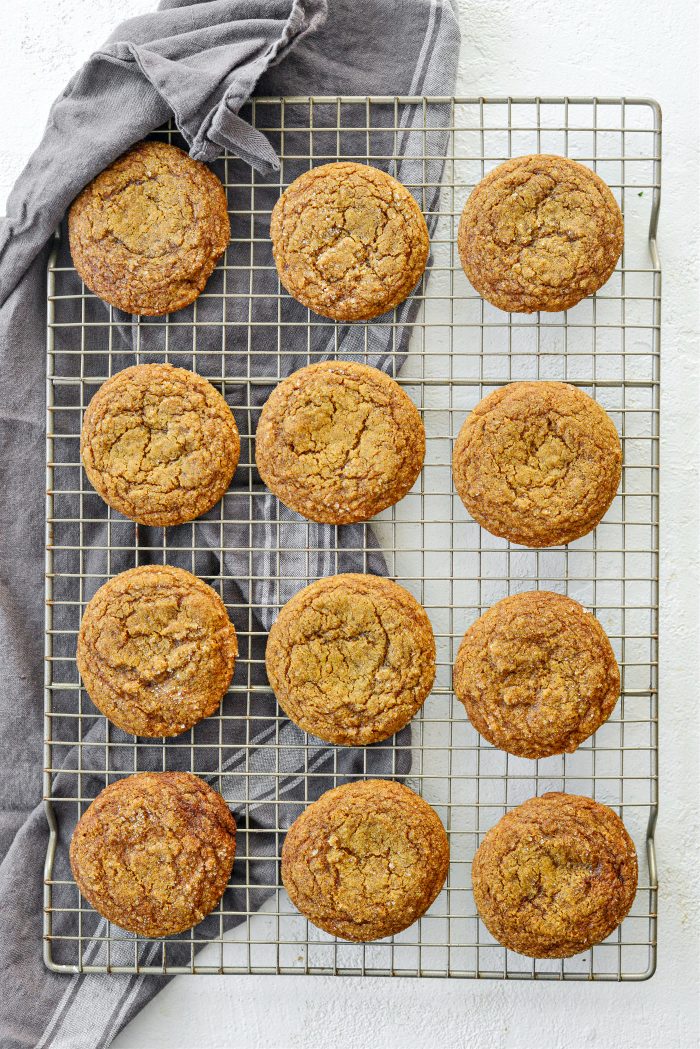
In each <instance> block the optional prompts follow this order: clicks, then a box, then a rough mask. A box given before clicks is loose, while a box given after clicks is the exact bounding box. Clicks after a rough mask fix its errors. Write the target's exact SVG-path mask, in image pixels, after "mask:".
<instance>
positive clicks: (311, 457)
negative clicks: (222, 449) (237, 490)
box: [255, 361, 425, 524]
mask: <svg viewBox="0 0 700 1049" xmlns="http://www.w3.org/2000/svg"><path fill="white" fill-rule="evenodd" d="M424 456H425V430H424V428H423V422H422V420H421V417H420V413H419V412H418V409H417V408H416V406H415V405H414V404H413V402H412V401H411V399H410V398H409V397H408V396H407V395H406V394H405V393H404V391H403V390H402V389H401V387H400V386H399V385H398V383H396V382H394V380H393V379H390V378H389V376H388V375H385V374H384V372H380V371H378V370H377V369H376V368H370V367H368V366H367V365H365V364H356V363H355V362H353V361H324V362H322V363H321V364H312V365H309V367H307V368H301V369H300V370H299V371H296V372H294V373H293V374H292V375H290V376H289V377H288V378H287V379H284V380H283V382H281V383H280V384H279V386H277V387H276V388H275V389H274V390H273V392H272V394H271V395H270V397H269V398H268V400H267V401H266V403H265V405H264V407H263V410H262V412H261V415H260V421H259V423H258V429H257V434H256V439H255V459H256V462H257V466H258V470H259V471H260V476H261V477H262V479H263V481H264V482H265V484H266V485H267V487H268V488H269V489H270V490H271V491H272V492H274V494H275V495H276V496H277V497H278V498H279V499H281V500H282V502H283V503H284V505H285V506H288V507H289V508H290V509H291V510H296V512H297V513H299V514H302V515H303V516H304V517H307V518H309V519H310V520H311V521H320V522H322V523H326V524H350V523H351V522H354V521H367V520H369V518H370V517H373V516H374V515H375V514H378V513H379V512H380V510H385V509H386V507H388V506H392V505H393V504H394V503H396V502H398V501H399V499H403V497H404V496H405V495H406V493H407V492H409V491H410V489H411V488H412V487H413V485H414V483H415V481H416V478H417V477H418V474H419V473H420V471H421V467H422V466H423V458H424Z"/></svg>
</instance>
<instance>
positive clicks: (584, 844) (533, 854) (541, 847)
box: [472, 794, 637, 958]
mask: <svg viewBox="0 0 700 1049" xmlns="http://www.w3.org/2000/svg"><path fill="white" fill-rule="evenodd" d="M472 887H473V890H474V900H475V902H476V906H477V910H478V911H479V914H480V916H481V920H482V921H483V923H484V925H485V926H486V928H487V929H488V930H489V932H490V933H491V935H492V936H494V937H495V938H496V939H497V940H498V942H499V943H501V944H503V946H504V947H508V948H510V950H512V951H517V952H518V953H519V954H525V955H528V957H530V958H569V957H571V955H573V954H578V953H579V952H580V951H585V950H587V949H588V948H589V947H592V946H593V945H594V944H596V943H600V942H601V941H602V940H604V939H606V937H608V936H609V935H610V933H611V932H612V931H613V930H614V929H616V928H617V926H618V925H619V924H620V922H621V921H622V919H623V918H624V917H625V915H626V914H627V912H628V911H629V909H630V907H631V906H632V903H633V901H634V896H635V893H636V891H637V854H636V852H635V848H634V844H633V843H632V839H631V838H630V836H629V834H628V833H627V831H626V830H625V826H624V824H623V822H622V820H621V819H620V817H619V816H617V815H616V814H615V813H614V812H613V810H612V809H609V808H608V807H607V805H601V804H600V803H599V802H597V801H593V800H592V799H591V798H583V797H579V796H578V795H576V794H543V795H542V797H540V798H530V800H529V801H526V802H525V803H524V804H523V805H518V807H517V808H515V809H512V810H511V811H510V812H508V813H506V815H505V816H503V817H502V818H501V819H500V820H499V821H498V823H497V824H496V825H495V827H492V828H491V830H490V831H488V833H487V834H486V835H485V837H484V840H483V841H482V843H481V845H480V846H479V848H478V849H477V852H476V855H475V856H474V862H473V864H472Z"/></svg>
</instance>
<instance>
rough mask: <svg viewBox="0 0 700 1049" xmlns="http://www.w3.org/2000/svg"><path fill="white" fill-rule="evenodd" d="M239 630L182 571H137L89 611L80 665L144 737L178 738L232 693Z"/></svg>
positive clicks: (117, 581) (93, 689)
mask: <svg viewBox="0 0 700 1049" xmlns="http://www.w3.org/2000/svg"><path fill="white" fill-rule="evenodd" d="M237 653H238V645H237V641H236V631H235V628H234V626H233V624H232V623H231V621H230V620H229V618H228V615H227V613H226V608H225V606H224V603H223V601H222V600H221V598H220V597H219V595H218V594H217V593H216V592H215V591H214V590H212V588H211V587H210V586H207V584H206V583H203V582H202V580H201V579H198V578H197V577H196V576H194V575H192V574H191V573H190V572H185V571H183V569H181V568H170V567H169V566H167V565H147V566H144V567H142V568H132V569H130V570H129V571H128V572H122V573H121V574H120V575H118V576H115V577H114V579H110V580H109V581H108V582H107V583H105V584H104V585H103V586H101V587H100V589H99V590H98V591H97V593H96V594H95V596H94V597H93V598H92V600H91V601H90V602H89V604H88V606H87V608H86V609H85V614H84V616H83V619H82V622H81V624H80V632H79V634H78V648H77V662H78V670H79V671H80V676H81V677H82V679H83V684H84V685H85V688H86V689H87V691H88V694H89V696H90V698H91V699H92V701H93V703H94V704H95V706H97V707H98V708H99V709H100V710H101V711H102V713H103V714H104V715H105V716H106V717H108V718H109V720H110V721H112V722H113V723H114V724H115V725H117V726H118V727H119V728H121V729H123V730H124V731H125V732H133V733H134V735H136V736H175V735H177V734H178V733H180V732H184V731H185V730H186V729H188V728H191V727H192V726H193V725H195V724H196V723H197V722H198V721H201V720H202V718H205V717H208V716H209V714H212V713H213V712H214V711H215V710H216V708H217V707H218V705H219V703H220V702H221V699H222V697H223V695H224V693H225V692H226V689H227V688H228V686H229V684H230V682H231V678H232V676H233V670H234V666H235V662H236V655H237Z"/></svg>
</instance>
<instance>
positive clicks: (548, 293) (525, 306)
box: [457, 154, 624, 313]
mask: <svg viewBox="0 0 700 1049" xmlns="http://www.w3.org/2000/svg"><path fill="white" fill-rule="evenodd" d="M623 241H624V231H623V222H622V214H621V212H620V208H619V206H618V204H617V201H616V200H615V198H614V196H613V194H612V193H611V191H610V189H609V188H608V186H606V184H605V183H604V182H603V180H602V179H601V178H599V177H598V175H596V173H595V172H594V171H591V169H590V168H587V167H584V165H583V164H579V163H577V162H576V161H575V160H569V159H568V158H567V157H559V156H551V155H547V154H536V155H534V156H525V157H514V158H513V159H512V160H507V161H506V162H505V164H500V165H499V166H498V167H497V168H494V170H493V171H490V172H489V174H488V175H487V176H486V177H485V178H484V179H482V181H481V182H480V183H479V184H478V185H477V186H476V187H475V189H474V190H473V192H472V194H471V196H470V197H469V199H468V200H467V203H466V204H465V206H464V210H463V212H462V217H461V220H460V224H459V231H458V235H457V246H458V248H459V255H460V259H461V261H462V266H463V268H464V272H465V273H466V275H467V277H468V278H469V280H470V282H471V284H472V285H473V286H474V288H475V289H476V290H477V291H478V292H479V294H480V295H483V297H484V298H485V299H487V300H488V301H489V302H491V303H492V304H493V305H494V306H498V307H499V308H500V309H502V310H508V311H513V312H519V313H533V312H534V311H536V310H546V311H550V312H551V311H557V310H568V309H569V308H570V307H571V306H574V305H575V304H576V303H577V302H579V301H580V300H581V299H583V298H584V297H585V296H587V295H592V294H593V292H595V291H597V290H598V288H600V287H602V286H603V284H605V283H606V281H607V280H609V278H610V276H611V275H612V272H613V270H614V269H615V266H616V264H617V260H618V259H619V257H620V254H621V252H622V246H623Z"/></svg>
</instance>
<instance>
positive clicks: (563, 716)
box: [454, 590, 620, 758]
mask: <svg viewBox="0 0 700 1049" xmlns="http://www.w3.org/2000/svg"><path fill="white" fill-rule="evenodd" d="M454 690H455V694H456V695H457V697H458V698H459V699H460V700H461V701H462V703H464V706H465V707H466V711H467V714H468V715H469V720H470V721H471V723H472V725H473V726H474V728H475V729H476V730H477V732H480V733H481V735H482V736H485V737H486V739H487V740H488V741H489V742H490V743H493V745H494V746H495V747H500V748H501V750H506V751H508V753H509V754H517V755H518V756H519V757H524V758H543V757H547V756H548V755H549V754H563V753H565V752H566V751H569V752H571V751H574V750H576V748H577V747H578V746H579V744H580V743H582V742H583V741H584V740H585V739H588V737H589V736H591V735H592V734H593V733H594V732H595V731H596V729H597V728H599V727H600V725H602V724H603V722H604V721H607V719H608V718H609V717H610V714H611V713H612V710H613V708H614V706H615V704H616V703H617V700H618V697H619V695H620V671H619V669H618V666H617V662H616V660H615V655H614V653H613V650H612V647H611V645H610V642H609V640H608V636H607V634H606V633H605V631H604V630H603V628H602V626H601V625H600V623H599V622H598V620H597V619H596V618H595V617H594V616H592V615H591V614H590V613H589V612H586V611H585V609H584V608H582V607H581V605H579V603H578V602H577V601H572V600H571V598H570V597H564V596H563V595H562V594H553V593H549V592H548V591H543V590H528V591H527V592H526V593H523V594H514V595H513V596H512V597H505V598H503V600H502V601H498V602H497V603H496V604H495V605H494V606H493V607H492V608H490V609H489V610H488V612H485V613H484V615H483V616H481V618H480V619H477V621H476V622H475V623H474V624H473V625H472V626H471V627H470V628H469V630H467V632H466V634H465V635H464V639H463V641H462V643H461V645H460V647H459V652H458V653H457V660H456V662H455V671H454Z"/></svg>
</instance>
